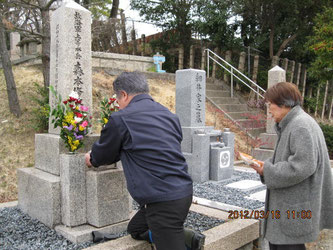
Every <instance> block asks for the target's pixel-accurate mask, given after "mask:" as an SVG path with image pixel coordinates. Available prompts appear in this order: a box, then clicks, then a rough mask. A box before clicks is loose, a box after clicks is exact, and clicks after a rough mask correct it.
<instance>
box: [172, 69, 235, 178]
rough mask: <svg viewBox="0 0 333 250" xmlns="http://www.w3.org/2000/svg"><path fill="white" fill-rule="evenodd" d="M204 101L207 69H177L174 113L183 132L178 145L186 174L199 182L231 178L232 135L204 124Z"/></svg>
mask: <svg viewBox="0 0 333 250" xmlns="http://www.w3.org/2000/svg"><path fill="white" fill-rule="evenodd" d="M205 102H206V72H205V71H203V70H195V69H185V70H178V71H177V72H176V113H177V115H178V117H179V119H180V124H181V126H182V132H183V141H182V144H181V148H182V152H183V154H184V156H185V158H186V161H187V164H188V172H189V174H190V175H191V177H192V179H193V181H194V182H199V183H200V182H205V181H208V180H209V179H212V180H221V179H226V178H230V177H231V175H232V172H233V154H234V142H233V138H234V137H233V136H234V135H233V133H230V132H227V131H226V132H227V133H222V132H221V131H219V130H214V128H213V127H208V126H205ZM222 138H223V139H222ZM221 140H222V141H224V143H221ZM217 144H219V146H218V147H217ZM221 155H223V159H222V158H221ZM226 158H228V159H226ZM225 160H227V161H225ZM221 164H222V165H221ZM221 166H222V167H221Z"/></svg>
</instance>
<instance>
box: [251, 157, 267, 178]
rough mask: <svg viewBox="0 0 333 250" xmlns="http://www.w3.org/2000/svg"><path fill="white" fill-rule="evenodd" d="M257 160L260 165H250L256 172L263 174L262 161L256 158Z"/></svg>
mask: <svg viewBox="0 0 333 250" xmlns="http://www.w3.org/2000/svg"><path fill="white" fill-rule="evenodd" d="M257 162H258V163H259V165H260V167H258V166H257V165H254V164H251V165H250V167H251V168H253V169H254V170H255V171H257V173H258V174H260V175H264V162H262V161H258V160H257Z"/></svg>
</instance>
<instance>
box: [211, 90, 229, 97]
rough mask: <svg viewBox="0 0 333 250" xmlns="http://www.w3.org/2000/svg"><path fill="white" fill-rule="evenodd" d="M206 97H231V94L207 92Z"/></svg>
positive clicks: (219, 91) (216, 91) (227, 92)
mask: <svg viewBox="0 0 333 250" xmlns="http://www.w3.org/2000/svg"><path fill="white" fill-rule="evenodd" d="M206 95H207V96H208V97H230V92H229V91H223V90H206Z"/></svg>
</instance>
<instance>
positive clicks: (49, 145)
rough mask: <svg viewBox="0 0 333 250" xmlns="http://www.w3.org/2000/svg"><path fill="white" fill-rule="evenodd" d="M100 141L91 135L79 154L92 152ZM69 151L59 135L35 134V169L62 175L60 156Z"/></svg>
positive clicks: (111, 166)
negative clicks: (94, 145)
mask: <svg viewBox="0 0 333 250" xmlns="http://www.w3.org/2000/svg"><path fill="white" fill-rule="evenodd" d="M98 139H99V135H97V134H90V135H87V137H86V138H85V139H84V145H83V147H82V148H80V149H79V150H78V151H77V152H78V153H85V152H88V151H89V150H91V147H92V145H93V144H94V142H95V141H97V140H98ZM67 152H68V149H67V148H66V147H65V144H64V142H63V141H62V139H61V138H60V136H59V135H55V134H35V167H36V168H38V169H40V170H43V171H45V172H48V173H50V174H54V175H60V170H59V167H60V160H59V159H60V154H64V153H67ZM113 167H114V165H110V166H103V167H102V168H100V169H105V168H113Z"/></svg>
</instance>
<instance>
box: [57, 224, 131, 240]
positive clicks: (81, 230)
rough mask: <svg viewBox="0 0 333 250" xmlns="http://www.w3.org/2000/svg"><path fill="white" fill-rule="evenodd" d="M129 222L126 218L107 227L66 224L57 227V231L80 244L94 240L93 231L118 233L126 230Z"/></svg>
mask: <svg viewBox="0 0 333 250" xmlns="http://www.w3.org/2000/svg"><path fill="white" fill-rule="evenodd" d="M128 222H129V220H125V221H122V222H119V223H116V224H113V225H109V226H105V227H93V226H91V225H88V224H85V225H81V226H77V227H66V226H64V225H59V226H56V227H55V230H56V232H57V233H59V234H61V235H62V236H64V237H65V238H66V239H68V240H69V241H71V242H73V243H75V244H78V243H83V242H87V241H92V240H93V237H92V232H93V231H98V232H100V233H107V234H118V233H121V232H124V231H125V230H126V229H127V225H128Z"/></svg>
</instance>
